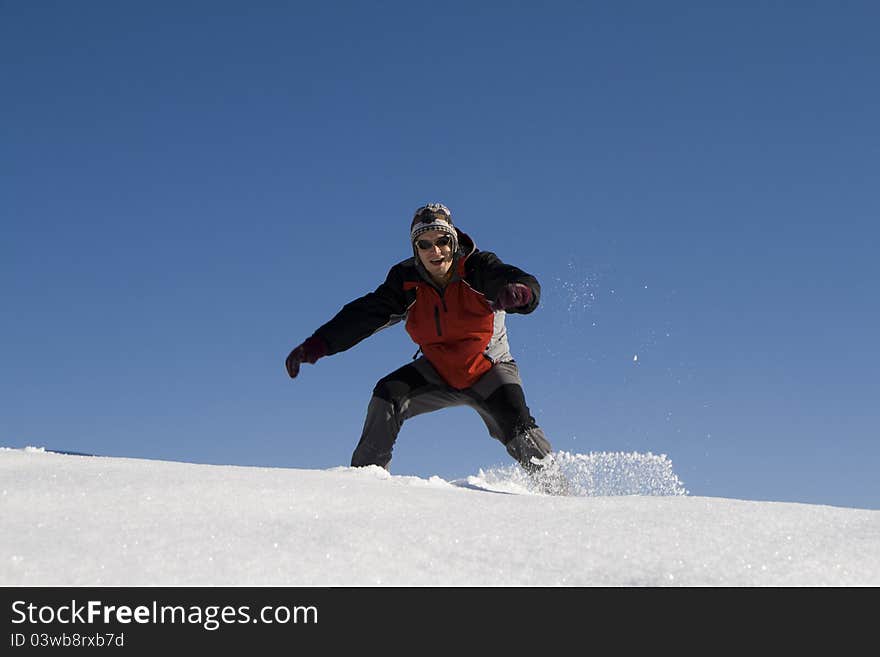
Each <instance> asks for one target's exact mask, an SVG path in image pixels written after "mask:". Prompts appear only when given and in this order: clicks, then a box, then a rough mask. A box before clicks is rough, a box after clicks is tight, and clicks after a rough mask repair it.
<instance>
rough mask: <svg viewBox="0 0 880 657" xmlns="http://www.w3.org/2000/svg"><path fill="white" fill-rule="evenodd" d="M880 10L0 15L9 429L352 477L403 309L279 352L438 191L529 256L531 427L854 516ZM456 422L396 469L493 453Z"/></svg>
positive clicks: (313, 9)
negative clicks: (297, 368)
mask: <svg viewBox="0 0 880 657" xmlns="http://www.w3.org/2000/svg"><path fill="white" fill-rule="evenodd" d="M878 29H880V6H878V5H877V4H876V3H873V2H840V1H839V0H838V1H835V2H830V1H829V2H781V1H780V2H724V3H718V2H666V3H657V2H647V1H646V2H548V3H528V2H503V3H502V2H444V3H423V2H377V3H362V2H349V3H340V2H327V3H299V2H186V1H183V2H180V1H175V2H149V3H146V2H144V3H119V2H98V1H91V2H81V3H69V2H23V1H15V2H13V1H9V0H2V1H0V95H2V102H0V119H2V120H0V167H2V168H0V176H2V178H0V229H2V230H0V298H2V304H0V445H3V446H9V447H20V446H24V445H35V446H43V447H46V448H49V449H59V450H69V451H76V452H85V453H96V454H106V455H112V456H130V457H139V458H156V459H169V460H184V461H193V462H201V463H218V464H221V463H222V464H239V465H269V466H278V467H294V468H329V467H334V466H337V465H347V464H348V462H349V458H350V456H351V452H352V450H353V448H354V446H355V444H356V442H357V440H358V437H359V435H360V430H361V424H362V421H363V415H364V411H365V410H366V406H367V402H368V400H369V396H370V392H371V390H372V387H373V385H374V383H375V382H376V380H377V379H379V378H380V377H381V376H383V375H385V374H386V373H388V372H390V371H392V370H393V369H396V368H397V367H399V366H400V365H402V364H404V363H406V362H408V361H409V359H410V358H411V356H412V354H413V353H414V352H415V350H416V347H415V345H413V344H412V342H411V341H410V340H409V337H408V336H407V335H406V333H405V331H404V329H403V326H402V325H398V326H396V327H393V328H391V329H389V330H387V331H383V332H381V333H379V334H377V335H375V336H374V337H372V338H371V339H369V340H367V341H365V342H362V343H361V344H359V345H358V346H356V347H355V348H354V349H352V350H350V351H348V352H346V353H343V354H339V355H336V356H333V357H331V358H328V359H325V360H322V361H319V363H318V364H317V365H315V366H309V365H306V366H304V367H303V371H302V373H301V374H300V377H299V378H298V379H297V380H295V381H291V380H289V379H288V378H287V375H286V373H285V371H284V366H283V361H284V358H285V356H286V355H287V353H288V352H289V351H290V349H291V348H293V347H294V346H295V345H296V344H298V343H299V342H300V341H301V340H302V339H304V338H305V337H307V336H308V335H309V334H311V332H312V331H313V330H314V329H315V328H317V327H318V326H319V325H320V324H322V323H323V322H325V321H326V320H327V319H329V318H330V317H331V316H332V315H333V314H334V313H335V312H336V311H337V310H338V309H339V308H340V307H341V306H342V305H343V304H344V303H346V302H348V301H350V300H352V299H354V298H355V297H358V296H360V295H362V294H364V293H365V292H368V291H370V290H372V289H374V288H375V287H376V286H377V285H378V284H379V283H380V282H382V280H384V277H385V275H386V273H387V271H388V269H389V268H390V267H391V265H393V264H394V263H396V262H398V261H399V260H402V259H403V258H405V257H407V256H408V255H410V253H411V252H410V248H409V244H408V235H407V233H408V227H409V220H410V218H411V216H412V212H413V210H414V209H415V208H416V207H418V206H419V205H421V204H423V203H425V202H428V201H441V202H443V203H445V204H447V205H448V206H450V207H451V208H452V211H453V214H454V218H455V221H456V223H457V225H458V226H459V227H460V228H461V229H462V230H464V231H465V232H467V233H468V234H470V235H471V236H472V237H473V239H474V240H475V242H476V243H477V246H478V247H480V248H482V249H486V250H490V251H494V252H495V253H497V254H498V255H499V257H501V258H502V259H503V260H505V261H507V262H510V263H512V264H516V265H518V266H520V267H522V268H523V269H525V270H527V271H529V272H530V273H532V274H534V275H535V276H536V277H537V278H538V280H539V281H540V282H541V283H542V285H543V298H542V304H541V306H540V307H539V309H538V310H537V311H536V312H535V313H533V314H532V315H529V316H515V317H511V318H510V319H509V321H508V329H509V332H510V339H511V347H512V351H513V354H514V356H515V357H516V358H517V361H518V362H519V364H520V368H521V372H522V375H523V378H524V381H525V391H526V398H527V400H528V403H529V405H530V407H531V409H532V411H533V414H534V415H535V417H536V418H537V420H538V422H539V423H540V424H541V426H543V428H544V429H545V431H546V433H547V435H548V437H549V438H550V439H551V441H552V442H553V445H554V447H555V448H557V449H559V450H564V451H568V452H576V453H589V452H595V451H612V452H613V451H626V452H631V451H637V452H653V453H655V454H666V455H668V457H669V458H670V459H671V461H672V463H673V465H674V467H675V471H676V473H677V474H678V476H679V477H680V478H681V480H682V481H683V483H684V484H685V486H686V487H687V488H688V490H689V491H690V492H691V494H694V495H707V496H721V497H733V498H742V499H756V500H779V501H793V502H809V503H817V504H835V505H844V506H857V507H866V508H875V509H876V508H880V482H878V475H877V473H878V471H880V441H878V438H880V435H878V433H880V432H878V420H880V404H878V400H880V376H878V375H880V348H878V344H877V336H878V334H880V302H878V298H880V297H878V292H877V284H878V281H880V258H878V255H877V248H878V242H880V240H878V237H880V228H878V218H880V130H878V122H877V119H878V116H880V73H878V71H880V40H878V39H877V33H878ZM508 462H509V459H508V457H507V455H506V453H505V452H504V449H503V447H502V446H501V445H500V444H499V443H497V442H496V441H494V440H493V439H491V438H489V437H488V435H487V434H486V431H485V428H484V426H483V425H482V422H481V421H480V419H479V417H478V416H477V415H476V414H475V413H474V412H473V411H471V410H469V409H452V410H447V411H443V412H440V413H436V414H432V415H428V416H423V417H419V418H416V419H414V420H412V421H411V422H409V423H407V424H406V425H405V426H404V428H403V431H402V433H401V436H400V438H399V440H398V443H397V449H396V451H395V455H394V460H393V462H392V471H393V472H394V473H395V474H414V475H419V476H430V475H434V474H436V475H439V476H441V477H444V478H452V477H461V476H465V475H468V474H473V473H475V472H476V471H478V470H479V468H481V467H492V466H495V465H497V464H504V463H508Z"/></svg>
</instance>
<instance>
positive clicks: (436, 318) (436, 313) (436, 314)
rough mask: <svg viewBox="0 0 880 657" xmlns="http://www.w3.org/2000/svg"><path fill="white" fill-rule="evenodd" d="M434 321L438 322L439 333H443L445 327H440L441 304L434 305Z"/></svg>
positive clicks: (439, 334) (440, 334)
mask: <svg viewBox="0 0 880 657" xmlns="http://www.w3.org/2000/svg"><path fill="white" fill-rule="evenodd" d="M434 323H435V324H437V335H438V336H442V335H443V329H442V328H440V306H434Z"/></svg>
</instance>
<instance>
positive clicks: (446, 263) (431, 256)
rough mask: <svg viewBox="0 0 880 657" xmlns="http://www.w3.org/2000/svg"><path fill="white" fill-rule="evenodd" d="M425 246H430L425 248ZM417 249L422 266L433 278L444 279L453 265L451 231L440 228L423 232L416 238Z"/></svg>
mask: <svg viewBox="0 0 880 657" xmlns="http://www.w3.org/2000/svg"><path fill="white" fill-rule="evenodd" d="M438 241H439V242H440V243H439V244H438V243H437V242H438ZM423 246H428V248H425V249H423V248H422V247H423ZM416 250H417V251H418V253H419V260H421V262H422V266H423V267H424V268H425V269H426V270H427V271H428V273H429V274H430V275H431V277H432V278H436V279H438V280H440V279H442V278H443V277H444V276H446V274H447V273H448V272H449V268H450V267H452V236H450V235H449V233H444V232H442V231H439V230H429V231H428V232H427V233H422V234H421V235H419V238H418V239H417V240H416Z"/></svg>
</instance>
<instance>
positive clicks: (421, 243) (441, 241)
mask: <svg viewBox="0 0 880 657" xmlns="http://www.w3.org/2000/svg"><path fill="white" fill-rule="evenodd" d="M450 244H452V237H450V236H449V235H444V236H443V237H438V238H437V239H436V240H434V241H433V242H432V241H431V240H416V246H417V247H419V248H420V249H421V250H422V251H427V250H428V249H431V248H433V247H435V246H436V247H438V248H441V249H442V248H443V247H444V246H449V245H450Z"/></svg>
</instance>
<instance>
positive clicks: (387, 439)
mask: <svg viewBox="0 0 880 657" xmlns="http://www.w3.org/2000/svg"><path fill="white" fill-rule="evenodd" d="M451 406H470V407H471V408H473V409H474V410H475V411H477V413H479V414H480V417H481V418H483V422H485V424H486V428H487V429H488V431H489V435H491V436H492V437H493V438H497V439H498V440H499V441H501V443H502V444H504V445H505V446H506V447H507V451H508V453H510V455H511V456H512V457H513V458H515V459H516V460H517V461H519V462H520V463H522V464H523V465H524V466H525V467H529V463H530V460H531V458H532V457H537V458H541V457H542V456H544V455H546V454H547V453H549V452H550V443H549V442H548V441H547V439H546V438H545V437H544V432H543V431H542V430H541V429H540V428H539V427H538V426H537V425H536V424H535V419H534V418H533V417H532V416H531V414H530V412H529V408H528V406H526V400H525V396H524V395H523V390H522V380H521V379H520V376H519V368H518V367H517V366H516V363H515V362H514V361H508V362H502V363H495V365H494V366H493V367H492V369H491V370H489V371H488V372H486V374H484V375H483V376H482V377H481V378H480V379H479V380H478V381H477V382H476V383H475V384H474V385H473V386H471V387H470V388H466V389H464V390H457V389H455V388H452V387H450V386H448V385H447V384H446V383H445V382H444V381H443V379H442V378H441V377H440V375H439V374H438V373H437V371H436V370H435V369H434V367H433V366H432V365H431V363H429V362H428V361H427V359H425V357H424V356H423V357H421V358H418V359H417V360H415V361H413V362H412V363H410V364H408V365H404V366H403V367H401V368H399V369H397V370H395V371H394V372H392V373H391V374H389V375H388V376H386V377H384V378H382V379H381V380H380V381H379V382H378V383H377V384H376V387H375V388H374V389H373V397H372V399H371V400H370V404H369V406H368V408H367V417H366V420H365V422H364V429H363V432H362V433H361V439H360V441H359V442H358V445H357V448H355V450H354V454H352V457H351V464H352V465H353V466H364V465H379V466H381V467H383V468H387V467H388V463H389V462H390V461H391V452H392V450H393V449H394V442H395V440H397V435H398V434H399V433H400V429H401V427H402V426H403V423H404V421H405V420H407V419H409V418H411V417H416V416H417V415H422V414H423V413H430V412H431V411H437V410H440V409H443V408H449V407H451Z"/></svg>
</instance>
